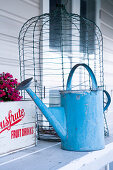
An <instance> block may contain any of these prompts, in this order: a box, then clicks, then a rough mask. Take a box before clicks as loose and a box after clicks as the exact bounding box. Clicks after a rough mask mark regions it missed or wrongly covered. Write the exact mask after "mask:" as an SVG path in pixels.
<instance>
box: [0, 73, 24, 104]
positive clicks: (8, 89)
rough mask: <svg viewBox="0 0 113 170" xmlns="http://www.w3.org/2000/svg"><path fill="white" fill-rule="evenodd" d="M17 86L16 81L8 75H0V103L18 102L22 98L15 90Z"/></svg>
mask: <svg viewBox="0 0 113 170" xmlns="http://www.w3.org/2000/svg"><path fill="white" fill-rule="evenodd" d="M18 85H19V83H18V81H17V79H13V76H12V75H11V74H10V73H4V72H3V73H2V74H0V102H3V101H20V100H21V99H22V96H20V92H19V91H18V90H16V87H17V86H18Z"/></svg>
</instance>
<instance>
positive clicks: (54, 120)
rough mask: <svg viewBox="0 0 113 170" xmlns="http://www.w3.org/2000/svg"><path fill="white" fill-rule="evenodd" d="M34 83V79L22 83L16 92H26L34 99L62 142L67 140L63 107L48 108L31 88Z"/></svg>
mask: <svg viewBox="0 0 113 170" xmlns="http://www.w3.org/2000/svg"><path fill="white" fill-rule="evenodd" d="M31 81H32V78H29V79H26V80H24V81H22V82H21V83H20V84H19V85H18V87H17V88H16V90H26V91H27V93H28V94H29V95H30V97H31V98H32V99H33V101H34V102H35V104H36V105H37V106H38V108H39V109H40V110H41V112H42V113H43V114H44V116H45V117H46V118H47V120H48V121H49V123H50V124H51V125H52V126H53V128H54V130H55V131H56V133H57V134H58V136H59V137H60V138H61V140H63V141H64V140H65V138H66V117H65V111H64V108H63V107H49V108H48V107H47V106H46V105H45V104H44V103H43V102H42V101H41V100H40V99H39V97H38V96H37V95H36V94H35V93H34V92H33V91H32V90H31V89H30V88H29V85H30V83H31Z"/></svg>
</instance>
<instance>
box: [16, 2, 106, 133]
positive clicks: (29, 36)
mask: <svg viewBox="0 0 113 170" xmlns="http://www.w3.org/2000/svg"><path fill="white" fill-rule="evenodd" d="M19 57H20V77H21V81H23V80H25V79H27V78H29V77H33V80H34V81H33V82H32V84H31V88H32V90H34V92H35V93H36V94H37V95H38V96H39V97H40V99H41V100H42V101H43V102H44V103H45V104H46V105H47V106H50V107H53V106H60V94H59V90H65V89H66V82H67V78H68V74H69V72H70V70H71V68H72V67H73V66H74V65H75V64H77V63H86V64H87V65H89V66H90V67H91V69H92V70H93V72H94V74H95V76H96V80H97V83H98V86H99V87H101V88H103V87H104V77H103V39H102V34H101V31H100V29H99V28H98V27H97V26H96V24H95V23H94V22H92V21H90V20H88V19H85V18H82V17H81V16H79V15H77V14H72V13H68V12H67V11H66V10H65V7H64V6H63V5H60V6H59V5H58V6H57V8H56V10H55V11H53V12H51V13H46V14H43V15H40V16H36V17H33V18H31V19H29V20H28V21H27V22H26V23H25V24H24V25H23V27H22V28H21V31H20V34H19ZM91 88H92V83H91V79H90V77H89V74H88V72H87V71H86V70H85V69H84V68H82V67H80V68H78V69H77V70H76V76H73V80H72V89H77V90H82V89H86V90H88V89H91ZM22 95H23V96H24V98H25V99H28V98H29V97H28V95H27V94H26V93H25V92H22ZM37 121H38V125H39V132H40V133H39V135H41V131H43V132H44V131H45V129H49V130H51V131H52V128H51V126H50V125H49V123H48V122H47V120H46V119H45V117H44V116H42V114H41V113H40V111H38V112H37Z"/></svg>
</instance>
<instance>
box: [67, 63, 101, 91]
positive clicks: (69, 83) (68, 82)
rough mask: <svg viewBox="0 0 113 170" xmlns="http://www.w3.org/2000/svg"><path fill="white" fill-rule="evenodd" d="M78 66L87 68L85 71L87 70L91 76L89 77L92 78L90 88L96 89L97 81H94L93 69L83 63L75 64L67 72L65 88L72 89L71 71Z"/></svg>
mask: <svg viewBox="0 0 113 170" xmlns="http://www.w3.org/2000/svg"><path fill="white" fill-rule="evenodd" d="M79 66H83V67H85V68H86V69H87V71H88V72H89V74H90V76H91V79H92V90H97V89H98V86H97V81H96V78H95V75H94V73H93V71H92V70H91V68H90V67H89V66H88V65H86V64H84V63H81V64H76V65H75V66H74V67H73V68H72V69H71V71H70V73H69V76H68V80H67V86H66V90H71V89H72V87H71V81H72V76H73V73H74V71H75V70H76V68H77V67H79Z"/></svg>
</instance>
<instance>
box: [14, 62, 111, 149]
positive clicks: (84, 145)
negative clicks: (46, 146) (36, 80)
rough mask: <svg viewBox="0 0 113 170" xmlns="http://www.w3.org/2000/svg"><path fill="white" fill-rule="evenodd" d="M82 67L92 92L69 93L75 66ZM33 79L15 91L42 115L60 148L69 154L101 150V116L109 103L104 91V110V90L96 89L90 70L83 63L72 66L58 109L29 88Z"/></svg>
mask: <svg viewBox="0 0 113 170" xmlns="http://www.w3.org/2000/svg"><path fill="white" fill-rule="evenodd" d="M79 66H83V67H85V68H86V69H87V71H88V72H89V74H90V76H91V79H92V90H87V91H86V90H71V81H72V76H73V73H74V71H75V70H76V68H77V67H79ZM31 80H32V78H30V79H27V80H25V81H23V82H22V83H20V85H19V86H18V87H17V90H23V89H26V91H27V93H28V94H29V95H30V96H31V98H32V99H33V101H34V102H35V103H36V105H37V106H38V107H39V109H40V110H41V112H42V113H43V114H44V115H45V117H46V118H47V120H48V121H49V122H50V124H51V125H52V126H53V128H54V130H55V131H56V132H57V134H58V135H59V137H60V138H61V147H62V149H65V150H70V151H93V150H99V149H103V148H104V146H105V143H104V115H103V112H104V111H105V110H106V109H107V108H108V106H109V105H110V102H111V98H110V95H109V93H108V92H107V91H105V90H104V92H105V94H106V96H107V98H108V101H107V104H106V106H105V107H104V105H103V103H104V101H103V90H101V89H99V88H98V86H97V82H96V78H95V75H94V73H93V72H92V70H91V68H90V67H89V66H88V65H86V64H77V65H75V66H74V67H73V68H72V69H71V71H70V74H69V76H68V80H67V88H66V90H64V91H60V95H61V107H49V108H48V107H46V105H45V104H44V103H43V102H42V101H41V100H40V99H39V98H38V97H37V95H36V94H35V93H34V92H33V91H32V90H31V89H30V88H29V85H30V82H31Z"/></svg>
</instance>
